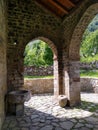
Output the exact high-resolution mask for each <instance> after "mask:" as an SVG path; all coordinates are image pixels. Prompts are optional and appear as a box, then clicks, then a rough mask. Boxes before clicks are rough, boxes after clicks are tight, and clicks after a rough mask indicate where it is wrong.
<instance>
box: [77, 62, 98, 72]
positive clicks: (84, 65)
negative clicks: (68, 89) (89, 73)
mask: <svg viewBox="0 0 98 130" xmlns="http://www.w3.org/2000/svg"><path fill="white" fill-rule="evenodd" d="M80 69H85V70H90V69H92V70H93V69H98V61H94V62H89V63H84V62H83V63H80Z"/></svg>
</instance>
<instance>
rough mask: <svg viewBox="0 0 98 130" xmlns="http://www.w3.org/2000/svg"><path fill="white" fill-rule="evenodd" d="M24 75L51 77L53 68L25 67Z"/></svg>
mask: <svg viewBox="0 0 98 130" xmlns="http://www.w3.org/2000/svg"><path fill="white" fill-rule="evenodd" d="M24 75H32V76H47V75H53V66H48V67H36V66H25V67H24Z"/></svg>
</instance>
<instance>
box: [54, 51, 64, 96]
mask: <svg viewBox="0 0 98 130" xmlns="http://www.w3.org/2000/svg"><path fill="white" fill-rule="evenodd" d="M62 61H63V60H62V51H60V52H59V53H58V58H54V96H56V97H57V96H59V95H62V94H64V92H63V62H62Z"/></svg>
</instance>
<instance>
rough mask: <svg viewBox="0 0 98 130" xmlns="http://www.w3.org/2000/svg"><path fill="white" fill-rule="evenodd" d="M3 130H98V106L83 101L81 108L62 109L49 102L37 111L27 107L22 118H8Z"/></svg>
mask: <svg viewBox="0 0 98 130" xmlns="http://www.w3.org/2000/svg"><path fill="white" fill-rule="evenodd" d="M41 102H43V101H41ZM2 130H98V104H95V103H91V102H86V101H82V103H81V106H79V107H73V108H61V107H59V106H58V105H56V104H51V105H49V102H48V100H47V102H45V103H43V104H42V105H40V107H39V106H38V107H37V106H36V109H35V107H34V106H33V105H31V106H30V107H29V106H25V112H24V116H22V117H15V116H8V117H6V120H5V122H4V125H3V128H2Z"/></svg>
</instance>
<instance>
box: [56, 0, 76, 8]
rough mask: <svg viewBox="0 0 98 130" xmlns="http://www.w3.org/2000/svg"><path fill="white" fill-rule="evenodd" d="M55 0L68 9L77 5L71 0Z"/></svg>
mask: <svg viewBox="0 0 98 130" xmlns="http://www.w3.org/2000/svg"><path fill="white" fill-rule="evenodd" d="M55 1H57V2H58V3H60V4H61V5H62V6H63V7H65V8H67V9H71V8H72V7H75V4H73V3H72V2H71V1H70V0H55Z"/></svg>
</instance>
